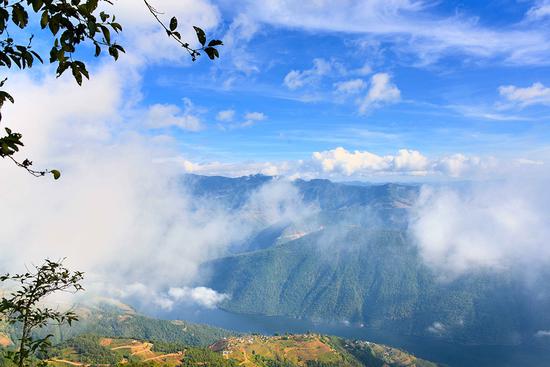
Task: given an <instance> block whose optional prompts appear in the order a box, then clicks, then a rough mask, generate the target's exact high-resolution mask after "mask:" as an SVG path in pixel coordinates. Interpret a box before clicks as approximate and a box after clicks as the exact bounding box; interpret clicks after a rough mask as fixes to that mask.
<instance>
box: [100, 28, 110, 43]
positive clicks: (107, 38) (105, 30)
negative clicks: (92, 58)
mask: <svg viewBox="0 0 550 367" xmlns="http://www.w3.org/2000/svg"><path fill="white" fill-rule="evenodd" d="M100 27H101V32H103V37H104V38H105V42H106V43H107V44H111V32H110V31H109V28H107V27H105V26H104V25H100Z"/></svg>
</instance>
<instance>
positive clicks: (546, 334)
mask: <svg viewBox="0 0 550 367" xmlns="http://www.w3.org/2000/svg"><path fill="white" fill-rule="evenodd" d="M535 337H536V338H547V337H550V330H539V331H537V332H536V333H535Z"/></svg>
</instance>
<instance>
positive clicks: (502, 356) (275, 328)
mask: <svg viewBox="0 0 550 367" xmlns="http://www.w3.org/2000/svg"><path fill="white" fill-rule="evenodd" d="M149 315H151V316H153V317H159V318H165V319H182V320H187V321H191V322H196V323H203V324H208V325H212V326H218V327H222V328H225V329H229V330H235V331H238V332H243V333H261V334H267V335H271V334H275V333H278V334H284V333H304V332H307V331H312V332H317V333H322V334H329V335H336V336H340V337H344V338H350V339H362V340H369V341H372V342H376V343H383V344H388V345H391V346H394V347H398V348H401V349H405V350H407V351H408V352H411V353H413V354H414V355H416V356H418V357H421V358H424V359H427V360H430V361H434V362H439V363H443V364H446V365H448V366H451V367H476V366H487V367H493V366H494V367H496V366H499V367H508V366H509V367H512V366H514V367H550V338H548V340H545V341H544V340H543V341H541V342H540V343H537V344H536V345H522V346H464V345H458V344H453V343H448V342H444V341H441V340H439V339H437V338H425V337H411V336H399V335H392V334H389V333H384V332H382V331H379V330H371V329H368V328H365V327H360V326H353V325H343V324H342V325H336V324H323V323H314V322H311V321H307V320H298V319H290V318H285V317H269V316H258V315H239V314H233V313H229V312H226V311H222V310H196V309H183V310H182V309H180V310H177V311H172V312H170V313H154V314H151V313H149Z"/></svg>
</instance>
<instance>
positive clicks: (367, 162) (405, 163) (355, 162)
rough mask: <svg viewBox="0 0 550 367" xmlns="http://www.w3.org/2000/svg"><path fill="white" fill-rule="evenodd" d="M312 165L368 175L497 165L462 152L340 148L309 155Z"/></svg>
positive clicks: (457, 171)
mask: <svg viewBox="0 0 550 367" xmlns="http://www.w3.org/2000/svg"><path fill="white" fill-rule="evenodd" d="M512 163H515V164H517V165H520V166H521V165H526V163H525V162H523V161H518V160H516V161H514V162H512ZM312 164H313V165H314V166H317V167H319V168H320V169H321V172H323V173H325V174H335V175H343V176H353V175H356V176H368V175H373V174H375V175H380V174H385V175H393V174H406V175H414V176H418V175H423V176H424V175H430V174H431V175H436V176H438V175H439V176H440V175H443V176H445V177H453V178H457V177H475V176H476V175H478V174H480V173H481V172H484V173H485V174H489V173H488V172H492V171H491V170H494V169H496V167H498V165H499V162H497V160H496V159H494V158H491V157H487V158H483V159H482V158H480V157H473V156H466V155H464V154H460V153H457V154H452V155H448V156H442V157H438V158H432V159H429V158H428V157H426V156H424V155H423V154H422V153H420V152H419V151H417V150H412V149H400V150H399V151H398V152H397V154H395V155H391V154H390V155H384V156H382V155H378V154H375V153H372V152H369V151H358V150H356V151H353V152H351V151H348V150H346V149H344V148H343V147H338V148H335V149H332V150H327V151H323V152H315V153H313V155H312Z"/></svg>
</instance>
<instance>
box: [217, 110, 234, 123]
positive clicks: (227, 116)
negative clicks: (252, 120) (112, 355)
mask: <svg viewBox="0 0 550 367" xmlns="http://www.w3.org/2000/svg"><path fill="white" fill-rule="evenodd" d="M234 118H235V110H223V111H220V112H218V114H217V115H216V120H218V121H223V122H228V121H233V119H234Z"/></svg>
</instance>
